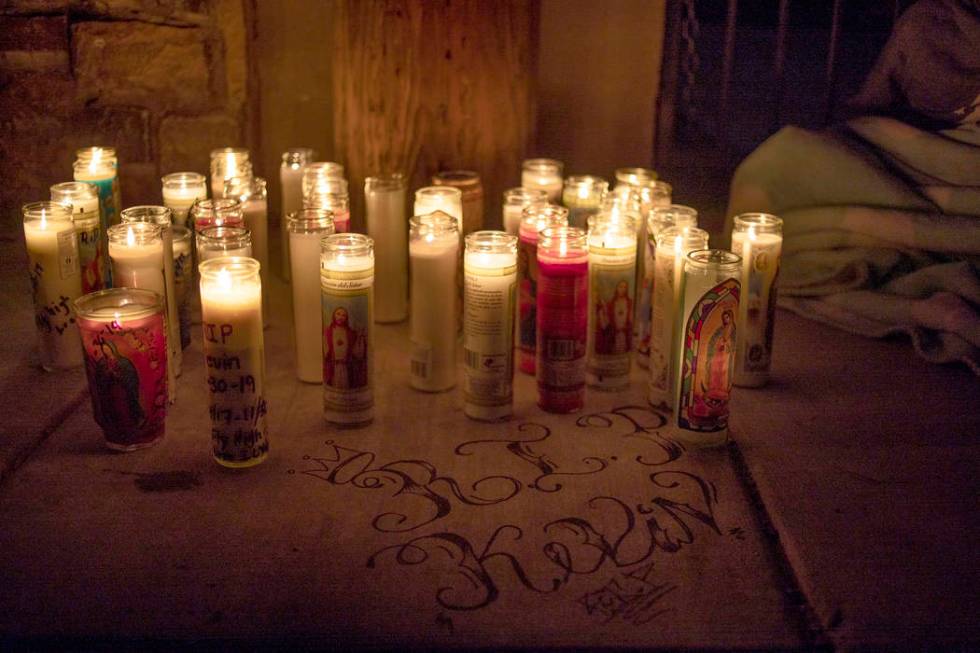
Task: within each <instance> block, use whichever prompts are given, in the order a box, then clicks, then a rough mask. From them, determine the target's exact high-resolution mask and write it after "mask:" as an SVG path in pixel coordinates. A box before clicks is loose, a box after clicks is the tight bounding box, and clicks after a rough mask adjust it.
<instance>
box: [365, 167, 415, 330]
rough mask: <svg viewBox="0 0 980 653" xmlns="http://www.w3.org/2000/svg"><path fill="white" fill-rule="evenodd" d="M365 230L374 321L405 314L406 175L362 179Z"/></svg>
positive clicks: (406, 279) (399, 318)
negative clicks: (373, 279) (370, 246)
mask: <svg viewBox="0 0 980 653" xmlns="http://www.w3.org/2000/svg"><path fill="white" fill-rule="evenodd" d="M364 204H365V207H366V218H367V232H368V235H369V236H371V238H373V239H374V243H375V251H374V261H375V276H376V282H375V284H374V288H375V289H374V295H375V312H374V319H375V321H377V322H401V321H402V320H404V319H405V318H406V317H408V224H407V222H406V220H405V177H404V175H402V174H401V173H394V174H390V175H378V176H375V177H368V178H367V179H365V180H364Z"/></svg>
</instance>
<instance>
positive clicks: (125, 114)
mask: <svg viewBox="0 0 980 653" xmlns="http://www.w3.org/2000/svg"><path fill="white" fill-rule="evenodd" d="M251 14H252V7H251V0H5V2H4V3H3V4H2V5H0V184H2V189H0V216H2V217H0V226H2V227H4V231H7V228H9V227H11V226H12V225H14V224H17V223H18V222H19V221H20V211H19V209H20V206H21V205H22V204H24V203H26V202H29V201H36V200H42V199H47V198H48V186H50V185H51V184H53V183H56V182H59V181H68V180H71V178H72V170H71V164H72V161H73V159H74V152H75V150H76V149H77V148H79V147H85V146H89V145H114V146H115V147H116V148H117V151H118V153H119V159H120V183H121V187H122V192H123V204H124V206H128V205H132V204H140V203H154V204H157V203H159V202H160V201H161V198H160V176H161V175H162V174H166V173H168V172H174V171H178V170H196V171H199V172H203V173H206V172H207V166H208V152H209V150H211V149H212V148H214V147H221V146H226V145H244V146H246V147H252V146H254V145H255V141H256V138H255V133H254V131H255V130H254V125H257V116H256V113H257V112H256V111H255V110H254V108H253V106H252V104H251V103H250V102H249V100H248V98H249V97H250V94H249V93H248V89H249V84H250V83H253V81H252V78H253V77H254V75H251V74H250V69H249V65H248V61H249V57H248V53H247V48H248V40H249V39H248V34H249V31H248V28H247V26H248V25H250V24H251Z"/></svg>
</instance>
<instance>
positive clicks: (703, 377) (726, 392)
mask: <svg viewBox="0 0 980 653" xmlns="http://www.w3.org/2000/svg"><path fill="white" fill-rule="evenodd" d="M739 291H740V288H739V282H738V280H737V279H726V280H725V281H722V282H721V283H720V284H718V285H717V286H715V287H714V288H712V289H711V290H709V291H708V292H706V293H705V294H704V295H702V296H701V298H700V299H699V300H698V301H697V302H696V303H695V304H694V306H693V308H692V309H691V311H690V312H689V313H687V314H685V316H684V317H685V319H684V320H683V321H682V325H683V329H684V332H683V334H682V337H683V350H682V351H681V361H682V365H681V368H682V369H681V370H680V379H679V383H680V402H679V406H678V410H677V415H676V419H677V426H678V427H680V428H681V429H685V430H688V431H699V432H714V431H722V430H724V429H726V428H728V401H729V397H730V395H731V389H732V376H733V374H732V373H733V371H734V367H735V365H734V362H735V360H734V355H735V322H736V320H735V317H736V315H738V302H739Z"/></svg>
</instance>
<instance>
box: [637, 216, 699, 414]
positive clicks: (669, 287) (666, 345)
mask: <svg viewBox="0 0 980 653" xmlns="http://www.w3.org/2000/svg"><path fill="white" fill-rule="evenodd" d="M707 246H708V232H706V231H704V230H703V229H698V228H696V227H670V228H668V229H665V230H664V231H662V232H660V235H659V236H658V238H657V249H656V257H655V259H654V284H653V313H652V318H651V321H650V362H649V367H650V379H649V391H648V400H649V402H650V404H651V405H653V406H658V407H668V406H669V405H670V401H671V388H672V387H673V377H672V376H671V374H672V370H671V358H670V353H671V351H672V347H673V346H674V344H675V341H676V338H677V337H678V336H677V333H676V330H675V325H674V319H675V317H676V315H677V311H678V304H679V302H680V279H681V275H682V274H683V272H684V269H683V261H684V257H685V256H687V254H688V253H689V252H691V251H694V250H696V249H704V248H706V247H707Z"/></svg>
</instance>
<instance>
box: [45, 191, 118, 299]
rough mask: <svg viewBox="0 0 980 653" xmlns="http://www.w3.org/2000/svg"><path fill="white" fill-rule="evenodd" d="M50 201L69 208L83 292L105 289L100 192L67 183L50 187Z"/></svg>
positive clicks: (104, 258) (104, 257)
mask: <svg viewBox="0 0 980 653" xmlns="http://www.w3.org/2000/svg"><path fill="white" fill-rule="evenodd" d="M51 201H52V202H57V203H58V204H63V205H65V206H68V207H70V208H71V215H72V221H73V222H74V223H75V233H76V234H77V235H78V266H79V269H80V270H81V274H82V293H84V294H87V293H90V292H95V291H96V290H102V289H103V288H104V287H105V266H106V256H105V244H104V243H103V242H102V240H103V238H102V219H101V209H100V205H99V189H98V188H97V187H96V186H95V185H94V184H90V183H88V182H84V181H66V182H64V183H61V184H55V185H54V186H52V187H51Z"/></svg>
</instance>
